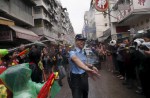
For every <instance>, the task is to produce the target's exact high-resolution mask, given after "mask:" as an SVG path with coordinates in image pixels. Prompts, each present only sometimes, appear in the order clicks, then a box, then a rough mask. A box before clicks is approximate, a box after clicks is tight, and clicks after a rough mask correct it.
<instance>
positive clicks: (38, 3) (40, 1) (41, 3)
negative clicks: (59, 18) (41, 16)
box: [34, 0, 49, 11]
mask: <svg viewBox="0 0 150 98" xmlns="http://www.w3.org/2000/svg"><path fill="white" fill-rule="evenodd" d="M34 2H35V3H36V6H43V7H44V8H45V9H46V10H47V11H48V8H49V5H48V4H47V5H46V4H45V2H43V0H34Z"/></svg>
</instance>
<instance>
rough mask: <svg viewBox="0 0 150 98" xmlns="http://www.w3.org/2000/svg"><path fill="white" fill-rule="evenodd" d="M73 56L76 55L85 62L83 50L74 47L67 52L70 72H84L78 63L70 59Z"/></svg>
mask: <svg viewBox="0 0 150 98" xmlns="http://www.w3.org/2000/svg"><path fill="white" fill-rule="evenodd" d="M73 56H77V57H78V58H79V59H80V60H81V61H82V62H83V63H86V60H87V58H86V55H85V53H84V51H83V50H81V49H79V48H77V47H76V48H75V49H74V50H72V51H70V52H69V64H70V66H71V72H72V73H74V74H82V73H84V72H85V71H84V70H83V69H81V68H79V67H78V65H77V64H75V63H74V62H73V61H72V60H71V58H72V57H73Z"/></svg>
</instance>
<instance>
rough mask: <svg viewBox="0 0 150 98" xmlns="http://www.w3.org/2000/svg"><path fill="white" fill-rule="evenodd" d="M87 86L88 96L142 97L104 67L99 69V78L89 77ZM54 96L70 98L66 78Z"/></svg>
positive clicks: (111, 97)
mask: <svg viewBox="0 0 150 98" xmlns="http://www.w3.org/2000/svg"><path fill="white" fill-rule="evenodd" d="M89 88H90V90H89V98H144V96H143V95H138V94H136V93H135V90H134V89H127V88H126V86H124V85H122V81H121V80H119V79H118V78H117V77H115V76H114V75H113V74H112V73H111V72H109V71H106V70H104V69H102V70H101V78H100V79H98V80H96V81H93V80H92V79H91V78H89ZM56 98H72V97H71V91H70V88H69V86H68V83H67V80H66V78H65V79H64V80H63V87H62V88H61V91H60V92H59V93H58V95H57V96H56Z"/></svg>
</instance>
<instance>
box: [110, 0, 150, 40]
mask: <svg viewBox="0 0 150 98" xmlns="http://www.w3.org/2000/svg"><path fill="white" fill-rule="evenodd" d="M149 4H150V1H149V0H126V1H125V0H122V1H121V0H118V1H114V5H113V6H112V9H113V11H112V12H111V14H112V15H113V16H114V17H116V19H113V18H112V20H113V21H111V30H112V31H113V34H114V35H115V34H116V35H117V36H114V37H113V38H114V39H118V38H120V37H122V38H123V37H129V36H130V35H132V34H135V33H142V32H144V31H146V30H149V29H150V26H149V24H150V5H149Z"/></svg>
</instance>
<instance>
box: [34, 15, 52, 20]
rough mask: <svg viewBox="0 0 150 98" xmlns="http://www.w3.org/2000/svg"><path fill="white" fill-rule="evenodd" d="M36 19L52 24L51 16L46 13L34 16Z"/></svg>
mask: <svg viewBox="0 0 150 98" xmlns="http://www.w3.org/2000/svg"><path fill="white" fill-rule="evenodd" d="M34 19H43V20H47V21H48V22H51V20H50V17H49V15H48V14H47V15H46V14H44V13H37V14H35V15H34Z"/></svg>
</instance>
